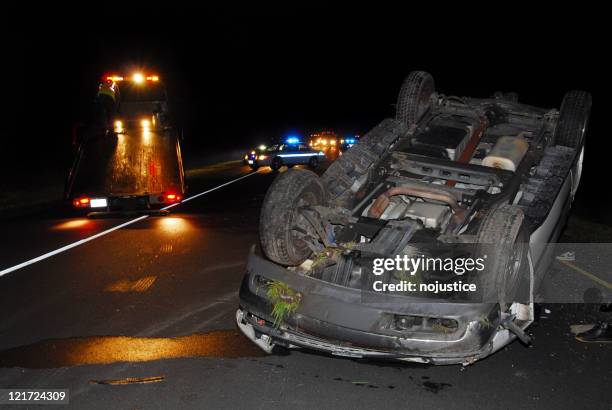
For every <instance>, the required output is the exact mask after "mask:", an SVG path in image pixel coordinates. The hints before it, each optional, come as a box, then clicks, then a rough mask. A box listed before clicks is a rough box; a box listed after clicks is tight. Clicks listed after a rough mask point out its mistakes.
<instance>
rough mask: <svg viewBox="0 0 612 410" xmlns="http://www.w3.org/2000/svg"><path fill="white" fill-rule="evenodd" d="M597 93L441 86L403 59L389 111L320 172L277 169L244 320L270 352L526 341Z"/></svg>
mask: <svg viewBox="0 0 612 410" xmlns="http://www.w3.org/2000/svg"><path fill="white" fill-rule="evenodd" d="M590 108H591V96H590V94H588V93H586V92H583V91H571V92H568V93H567V94H566V95H565V97H564V99H563V102H562V104H561V108H560V110H556V109H543V108H537V107H533V106H529V105H526V104H523V103H519V102H518V98H517V96H516V94H513V93H509V94H501V93H496V94H495V95H494V96H493V97H491V98H483V99H480V98H459V97H452V96H445V95H443V94H440V93H437V92H436V90H435V87H434V81H433V78H432V76H431V75H430V74H428V73H425V72H422V71H415V72H412V73H410V74H409V75H408V77H407V78H406V80H405V81H404V83H403V85H402V88H401V90H400V93H399V97H398V101H397V106H396V117H395V119H385V120H384V121H382V122H381V123H380V124H379V125H378V126H376V127H375V128H374V129H372V130H371V131H370V132H368V133H367V134H366V135H364V136H363V137H362V138H361V139H360V140H359V142H358V143H357V144H356V145H355V146H354V147H353V148H352V149H351V150H349V151H347V152H346V153H345V154H344V155H343V156H341V157H339V158H338V159H337V160H336V161H335V162H334V163H332V164H331V166H330V167H329V168H328V169H327V170H326V171H325V173H323V175H322V176H318V175H316V174H315V173H313V172H311V171H307V170H302V169H291V170H288V171H287V172H284V173H282V174H280V175H279V176H278V177H277V178H276V180H275V181H274V183H273V184H272V186H271V187H270V189H269V191H268V193H267V195H266V198H265V200H264V204H263V208H262V213H261V218H260V237H261V251H262V252H259V251H257V250H256V247H255V246H254V247H253V249H252V251H251V254H250V255H249V260H248V265H247V272H246V275H245V277H244V279H243V282H242V285H241V289H240V306H239V308H238V310H237V312H236V319H237V323H238V326H239V328H240V329H241V330H242V331H243V333H244V334H245V335H247V337H249V338H250V339H251V340H252V341H253V342H254V343H256V344H257V345H258V346H260V347H261V348H262V349H263V350H265V351H267V352H269V353H271V352H272V351H273V348H274V347H275V346H279V347H285V348H307V349H315V350H319V351H324V352H328V353H330V354H332V355H337V356H346V357H358V358H389V359H398V360H404V361H414V362H424V363H431V364H453V363H461V364H470V363H473V362H475V361H477V360H479V359H481V358H484V357H486V356H488V355H490V354H491V353H493V352H495V351H497V350H499V349H500V348H501V347H503V346H505V345H506V344H508V343H510V342H511V341H512V340H514V339H516V338H519V339H521V340H522V341H523V342H525V343H528V342H529V336H528V335H527V334H526V332H525V329H526V328H527V327H528V326H529V325H530V324H531V323H532V321H533V302H534V294H535V293H536V292H537V289H538V287H539V285H540V284H541V282H542V279H543V277H544V274H545V272H546V270H547V267H548V265H549V263H550V261H551V252H552V251H553V249H552V245H551V244H553V243H554V242H555V241H556V240H557V238H558V236H559V234H560V230H561V228H562V227H563V225H564V224H565V221H566V218H567V214H568V211H569V208H570V206H571V203H572V200H573V198H574V195H575V193H576V190H577V188H578V184H579V181H580V175H581V170H582V162H583V156H584V140H585V130H586V126H587V122H588V118H589V114H590ZM409 261H410V262H412V263H411V264H410V263H407V262H409ZM415 261H416V262H418V263H414V262H415ZM430 261H433V263H432V264H431V266H429V262H430ZM459 262H461V263H459ZM447 266H450V268H448V267H447ZM457 267H460V268H461V269H457ZM411 268H412V269H411Z"/></svg>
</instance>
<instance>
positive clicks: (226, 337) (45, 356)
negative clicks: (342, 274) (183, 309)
mask: <svg viewBox="0 0 612 410" xmlns="http://www.w3.org/2000/svg"><path fill="white" fill-rule="evenodd" d="M263 355H264V353H263V352H262V351H261V350H260V349H259V348H258V347H257V346H255V345H254V344H253V343H251V342H250V341H249V340H248V339H247V338H246V337H244V336H243V335H242V334H241V333H240V332H239V331H238V330H220V331H213V332H209V333H197V334H193V335H190V336H181V337H176V338H139V337H126V336H100V337H83V338H67V339H50V340H43V341H40V342H37V343H34V344H31V345H27V346H20V347H16V348H12V349H7V350H3V351H0V367H23V368H30V369H47V368H56V367H70V366H79V365H88V364H111V363H117V362H147V361H152V360H162V359H176V358H186V357H212V358H239V357H259V356H263Z"/></svg>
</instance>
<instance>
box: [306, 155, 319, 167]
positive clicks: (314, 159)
mask: <svg viewBox="0 0 612 410" xmlns="http://www.w3.org/2000/svg"><path fill="white" fill-rule="evenodd" d="M308 166H309V167H310V168H312V169H317V167H318V166H319V160H318V159H317V157H312V158H310V160H309V161H308Z"/></svg>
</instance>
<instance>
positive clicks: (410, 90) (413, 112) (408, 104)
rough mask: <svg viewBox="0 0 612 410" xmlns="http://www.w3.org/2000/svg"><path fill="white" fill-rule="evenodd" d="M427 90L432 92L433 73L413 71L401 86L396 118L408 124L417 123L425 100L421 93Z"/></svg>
mask: <svg viewBox="0 0 612 410" xmlns="http://www.w3.org/2000/svg"><path fill="white" fill-rule="evenodd" d="M427 90H429V91H431V92H432V93H433V92H434V90H435V84H434V80H433V77H432V76H431V74H429V73H427V72H425V71H412V72H411V73H410V74H408V76H407V77H406V79H405V80H404V82H403V83H402V87H401V88H400V92H399V95H398V97H397V105H396V109H395V118H396V119H398V120H399V121H401V122H403V123H405V124H406V125H408V126H412V125H413V124H416V123H417V121H418V120H419V119H420V116H421V114H422V113H419V111H422V109H423V108H424V107H423V102H422V101H421V100H422V98H421V95H422V94H423V93H424V92H427Z"/></svg>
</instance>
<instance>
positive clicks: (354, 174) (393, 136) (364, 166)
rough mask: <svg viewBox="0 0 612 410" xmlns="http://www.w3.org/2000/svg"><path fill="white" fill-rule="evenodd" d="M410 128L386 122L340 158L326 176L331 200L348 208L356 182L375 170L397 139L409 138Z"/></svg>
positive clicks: (324, 179) (386, 120)
mask: <svg viewBox="0 0 612 410" xmlns="http://www.w3.org/2000/svg"><path fill="white" fill-rule="evenodd" d="M407 132H408V126H407V125H406V124H404V123H403V122H400V121H397V120H394V119H390V118H388V119H385V120H383V121H382V122H381V123H380V124H378V125H377V126H376V127H374V128H373V129H372V130H370V131H369V132H368V133H367V134H365V135H364V136H363V137H361V138H360V139H359V142H357V144H355V145H354V146H353V147H352V148H350V149H349V150H347V151H346V152H345V153H344V154H343V155H342V156H341V157H338V158H337V159H336V160H335V161H334V162H332V164H331V165H330V166H329V168H327V170H326V171H325V173H324V174H323V176H322V178H323V182H324V183H325V185H326V186H327V189H328V191H329V193H330V197H331V200H332V201H333V202H334V203H335V204H336V205H340V206H347V204H348V203H349V202H350V199H351V196H352V192H351V191H350V188H351V187H352V186H353V184H354V183H355V181H356V180H357V179H359V178H360V177H361V176H362V175H364V174H365V173H367V172H368V171H369V170H370V169H372V168H373V167H374V166H375V165H376V164H377V163H378V161H379V160H380V159H381V157H382V156H383V155H384V154H385V153H386V152H387V151H388V150H389V148H390V147H391V146H392V145H393V144H394V143H395V141H397V139H398V138H400V137H402V136H404V135H406V133H407Z"/></svg>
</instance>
